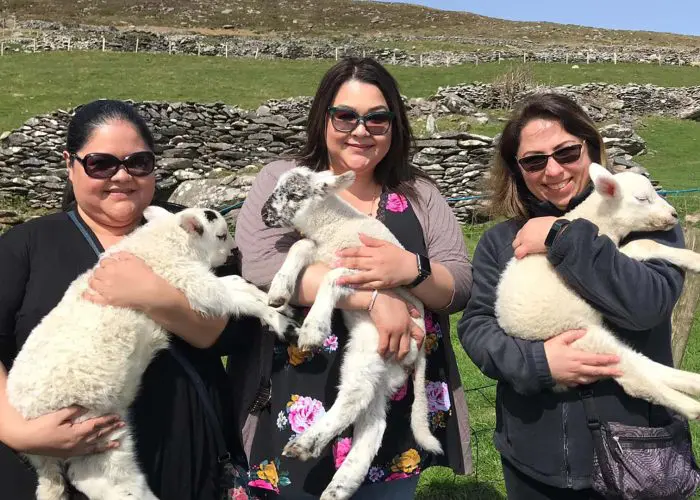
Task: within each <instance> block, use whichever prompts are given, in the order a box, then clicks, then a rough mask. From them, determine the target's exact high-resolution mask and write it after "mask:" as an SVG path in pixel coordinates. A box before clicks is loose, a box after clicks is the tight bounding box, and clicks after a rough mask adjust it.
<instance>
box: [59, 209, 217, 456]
mask: <svg viewBox="0 0 700 500" xmlns="http://www.w3.org/2000/svg"><path fill="white" fill-rule="evenodd" d="M66 213H67V214H68V217H70V219H71V220H72V221H73V224H75V226H76V227H77V228H78V230H79V231H80V233H81V234H82V235H83V238H85V241H87V242H88V243H89V244H90V247H91V248H92V249H93V251H94V252H95V255H97V257H98V258H99V257H100V254H101V252H100V250H99V247H98V245H97V242H96V241H95V239H94V236H93V235H92V234H91V233H90V231H88V230H87V228H86V227H85V226H84V225H83V224H82V222H81V221H80V220H79V219H78V217H77V215H76V214H75V212H74V211H73V210H70V211H68V212H66ZM170 354H172V356H173V358H175V361H177V362H178V363H179V364H180V366H181V367H182V369H183V370H185V373H186V374H187V376H188V377H189V379H190V382H192V385H193V386H194V388H195V390H196V391H197V395H198V396H199V399H200V400H201V402H202V406H203V407H204V411H205V413H206V414H207V418H209V420H211V427H212V429H213V430H214V439H215V441H216V455H217V459H218V461H219V463H223V462H227V461H229V460H230V459H231V454H230V453H229V452H228V451H227V447H226V440H225V439H224V433H223V431H222V430H221V422H220V421H219V418H218V417H217V416H216V411H214V406H213V405H212V403H211V400H210V399H209V393H208V392H207V390H206V388H205V387H204V382H203V381H202V377H200V376H199V374H198V373H197V370H195V368H194V366H192V363H190V362H189V360H188V359H187V358H186V357H185V356H184V355H183V354H182V353H181V352H180V351H179V350H178V348H177V346H176V345H174V344H170Z"/></svg>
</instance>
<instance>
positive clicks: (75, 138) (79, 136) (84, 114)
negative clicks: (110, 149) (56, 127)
mask: <svg viewBox="0 0 700 500" xmlns="http://www.w3.org/2000/svg"><path fill="white" fill-rule="evenodd" d="M112 121H125V122H129V123H131V125H133V126H134V128H135V129H136V130H137V131H138V133H139V136H141V139H142V140H143V142H145V143H146V144H147V145H148V147H149V148H150V149H151V150H153V149H154V147H155V141H154V140H153V134H152V133H151V130H150V129H149V128H148V125H147V124H146V120H144V119H143V118H142V117H141V115H139V114H138V112H137V111H136V109H134V107H133V106H132V105H131V104H129V103H126V102H124V101H117V100H109V99H100V100H97V101H92V102H91V103H88V104H85V105H84V106H80V107H78V108H77V109H76V111H75V114H74V115H73V118H71V121H70V123H69V124H68V133H67V136H66V151H68V152H69V153H71V154H75V153H77V152H78V151H79V150H80V149H82V147H83V146H85V143H87V142H88V141H89V140H90V136H91V135H92V133H93V132H94V130H95V129H96V128H97V127H100V126H102V125H104V124H106V123H108V122H112ZM72 161H73V160H71V162H72ZM71 165H72V163H71ZM74 201H75V195H74V194H73V185H72V184H71V182H70V181H66V187H65V188H64V190H63V199H62V200H61V209H62V210H66V209H68V208H69V207H70V206H71V205H72V204H73V202H74Z"/></svg>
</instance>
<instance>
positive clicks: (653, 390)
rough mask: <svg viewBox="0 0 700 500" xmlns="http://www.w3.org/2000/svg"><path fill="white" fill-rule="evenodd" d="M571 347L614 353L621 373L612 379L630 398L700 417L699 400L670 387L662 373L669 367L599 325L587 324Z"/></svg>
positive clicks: (692, 418)
mask: <svg viewBox="0 0 700 500" xmlns="http://www.w3.org/2000/svg"><path fill="white" fill-rule="evenodd" d="M572 345H573V346H575V347H577V348H579V349H582V350H584V351H588V352H596V353H607V354H617V355H618V356H619V357H620V363H619V364H618V367H619V369H620V371H621V372H622V373H623V375H622V376H620V377H617V378H616V379H615V381H616V382H617V383H618V384H620V386H622V388H623V389H624V390H625V392H626V393H627V394H629V395H630V396H632V397H635V398H640V399H644V400H645V401H650V402H652V403H656V404H659V405H663V406H666V407H668V408H670V409H672V410H675V411H676V412H678V413H680V414H681V415H683V416H685V417H686V418H688V419H691V420H695V419H697V418H698V417H700V402H698V401H696V400H694V399H693V398H691V397H688V396H686V395H685V394H683V393H682V392H679V391H677V390H675V389H673V388H672V386H671V385H670V384H669V383H668V377H667V376H665V374H666V373H667V370H668V367H664V368H663V369H661V368H660V367H661V366H663V365H660V364H659V363H656V362H654V361H652V360H650V359H649V358H647V357H646V356H644V355H642V354H640V353H638V352H636V351H635V350H633V349H632V348H630V347H629V346H627V345H625V344H624V343H622V342H620V341H619V340H617V339H616V338H615V336H614V335H613V334H612V333H611V332H609V331H608V330H606V329H605V328H603V327H602V326H598V325H595V326H590V327H588V328H587V333H586V335H584V336H583V337H582V338H580V339H578V340H576V341H575V342H574V343H573V344H572Z"/></svg>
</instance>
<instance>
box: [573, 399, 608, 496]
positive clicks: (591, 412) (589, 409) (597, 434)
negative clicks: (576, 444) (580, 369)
mask: <svg viewBox="0 0 700 500" xmlns="http://www.w3.org/2000/svg"><path fill="white" fill-rule="evenodd" d="M578 392H579V395H580V396H581V401H582V402H583V411H584V412H585V414H586V423H587V425H588V429H589V430H590V431H591V435H592V436H593V448H594V450H595V454H596V457H597V458H598V464H599V466H600V469H601V476H602V477H603V481H605V484H606V486H607V487H608V488H609V490H610V491H615V490H616V487H615V484H614V482H613V479H612V478H613V470H612V467H611V466H610V462H609V460H608V453H607V451H606V449H605V443H603V433H602V431H601V427H602V426H603V423H602V422H601V420H600V417H599V416H598V412H597V411H596V409H595V401H594V400H593V389H592V388H591V387H590V386H583V387H580V388H579V389H578Z"/></svg>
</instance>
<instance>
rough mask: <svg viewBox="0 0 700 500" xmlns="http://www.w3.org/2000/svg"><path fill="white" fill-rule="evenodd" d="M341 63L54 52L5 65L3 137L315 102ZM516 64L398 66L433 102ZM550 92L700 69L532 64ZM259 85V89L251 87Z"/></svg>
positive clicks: (682, 78)
mask: <svg viewBox="0 0 700 500" xmlns="http://www.w3.org/2000/svg"><path fill="white" fill-rule="evenodd" d="M332 64H333V61H287V60H272V61H269V60H266V61H263V60H257V61H256V60H254V59H223V58H219V57H197V56H181V55H172V56H170V55H167V54H127V53H101V52H70V53H68V52H53V53H37V54H10V55H8V54H6V55H5V57H2V58H0V81H2V85H3V92H1V93H0V130H9V129H12V128H15V127H17V126H19V125H20V124H21V123H22V122H24V121H25V120H26V119H27V118H29V117H31V116H34V115H36V114H40V113H47V112H50V111H53V110H55V109H57V108H61V109H66V108H69V107H72V106H76V105H78V104H83V103H85V102H88V101H90V100H92V99H97V98H100V97H111V98H118V99H133V100H166V101H178V100H179V101H198V102H215V101H222V102H226V103H229V104H235V105H239V106H242V107H244V108H248V109H251V108H253V109H254V108H255V107H257V106H258V105H259V104H260V103H261V102H263V101H265V100H267V99H271V98H284V97H292V96H299V95H313V94H314V93H315V91H316V86H317V85H318V82H319V80H320V78H321V76H322V75H323V73H324V72H325V71H326V70H327V69H328V68H329V67H330V66H331V65H332ZM514 67H516V68H517V65H516V66H514V65H512V64H506V63H503V64H500V65H499V64H496V63H494V64H480V65H478V66H474V65H463V66H450V67H439V68H436V67H433V68H428V67H425V68H418V67H403V66H390V67H389V69H390V71H391V72H392V73H393V74H394V76H395V77H396V78H397V79H398V81H399V83H400V85H401V89H402V91H403V93H404V94H406V95H407V96H409V97H427V96H430V95H433V94H434V93H435V92H436V91H437V88H438V87H439V86H446V85H455V84H458V83H464V82H472V81H483V82H491V81H493V80H494V79H495V78H497V77H498V76H499V75H502V74H503V73H505V72H507V71H510V70H512V69H513V68H514ZM528 68H529V72H530V73H531V74H532V77H533V78H534V79H535V81H537V82H540V83H544V84H564V83H574V84H575V83H583V82H591V81H607V82H611V83H629V82H645V83H654V84H657V85H666V86H684V85H691V84H696V83H697V82H698V81H700V68H693V67H673V66H663V67H660V66H654V65H643V64H629V65H626V64H618V65H612V64H590V65H585V64H584V65H581V68H580V69H578V70H572V69H570V68H569V67H568V66H565V65H561V64H528ZM251 82H255V84H254V85H251Z"/></svg>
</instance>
